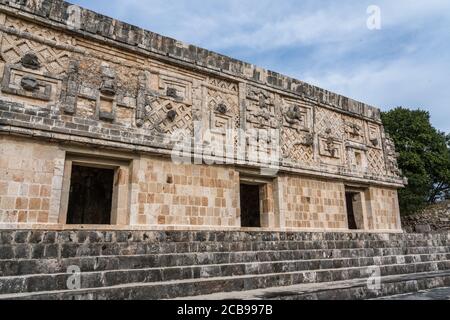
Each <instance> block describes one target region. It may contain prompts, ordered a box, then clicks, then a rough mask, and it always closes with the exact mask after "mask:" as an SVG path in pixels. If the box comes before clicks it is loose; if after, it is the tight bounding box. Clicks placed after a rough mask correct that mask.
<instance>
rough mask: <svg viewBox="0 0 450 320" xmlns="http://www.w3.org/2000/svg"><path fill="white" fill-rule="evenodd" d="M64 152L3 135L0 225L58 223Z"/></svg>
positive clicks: (1, 143)
mask: <svg viewBox="0 0 450 320" xmlns="http://www.w3.org/2000/svg"><path fill="white" fill-rule="evenodd" d="M63 172H64V152H63V151H61V150H60V149H59V148H58V146H56V145H51V144H47V143H40V142H38V141H27V140H24V139H13V138H10V137H6V136H0V224H17V223H20V224H36V223H40V224H47V223H57V222H58V216H59V205H60V202H59V200H60V194H61V188H62V176H63Z"/></svg>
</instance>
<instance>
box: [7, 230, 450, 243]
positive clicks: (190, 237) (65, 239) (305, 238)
mask: <svg viewBox="0 0 450 320" xmlns="http://www.w3.org/2000/svg"><path fill="white" fill-rule="evenodd" d="M324 240H325V241H343V242H344V243H347V242H351V241H358V240H362V241H364V242H366V243H369V241H374V242H377V241H378V242H385V243H395V242H399V241H400V242H402V243H404V244H406V245H408V246H409V245H411V243H410V242H414V243H418V242H422V244H421V246H428V245H435V243H433V242H434V241H447V242H448V241H449V240H450V236H449V235H448V234H421V235H411V234H402V233H393V234H371V233H343V232H342V233H333V232H330V233H320V232H316V233H312V232H296V233H294V232H238V231H234V232H226V231H223V232H221V231H184V232H182V231H88V230H82V231H39V230H34V231H30V230H16V231H14V230H0V245H1V244H26V243H30V244H54V243H65V244H68V243H74V244H88V243H126V244H130V243H139V242H149V243H158V244H162V243H179V242H188V243H191V242H225V243H231V242H253V243H254V242H268V241H277V242H283V241H294V242H314V241H324Z"/></svg>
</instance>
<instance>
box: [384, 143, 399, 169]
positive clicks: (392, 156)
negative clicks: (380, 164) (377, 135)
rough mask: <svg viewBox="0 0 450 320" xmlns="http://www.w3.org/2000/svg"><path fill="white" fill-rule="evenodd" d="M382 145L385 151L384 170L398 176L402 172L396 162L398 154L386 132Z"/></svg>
mask: <svg viewBox="0 0 450 320" xmlns="http://www.w3.org/2000/svg"><path fill="white" fill-rule="evenodd" d="M384 145H385V153H386V170H387V171H388V173H390V174H392V175H393V176H400V175H401V174H402V173H401V171H400V169H399V167H398V163H397V158H398V157H399V156H400V154H399V153H397V152H396V151H395V144H394V140H392V138H391V137H390V136H389V135H388V134H386V138H385V140H384Z"/></svg>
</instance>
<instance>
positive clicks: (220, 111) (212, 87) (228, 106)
mask: <svg viewBox="0 0 450 320" xmlns="http://www.w3.org/2000/svg"><path fill="white" fill-rule="evenodd" d="M208 83H209V86H208V89H207V101H208V115H209V117H208V120H209V129H210V132H211V135H212V137H211V139H214V142H215V143H218V144H221V145H223V146H225V143H227V142H228V143H231V144H234V145H236V144H237V137H238V135H237V130H236V129H238V128H239V126H240V124H239V121H240V120H239V119H240V116H239V98H238V92H237V85H236V84H234V83H232V82H228V81H225V80H219V79H215V78H209V81H208ZM227 130H228V131H227ZM227 134H232V135H233V136H229V137H228V139H229V141H226V139H227V136H226V135H227ZM211 142H212V141H211Z"/></svg>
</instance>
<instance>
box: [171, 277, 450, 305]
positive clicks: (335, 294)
mask: <svg viewBox="0 0 450 320" xmlns="http://www.w3.org/2000/svg"><path fill="white" fill-rule="evenodd" d="M449 286H450V271H438V272H430V273H415V274H408V275H393V276H384V277H381V278H380V288H373V287H371V288H369V287H368V285H367V279H352V280H344V281H334V282H322V283H312V284H311V283H307V284H297V285H293V286H288V287H275V288H264V289H257V290H248V291H239V292H237V291H236V292H221V293H213V294H207V295H201V296H191V297H183V298H178V299H183V300H201V301H205V300H215V301H218V300H219V301H220V300H228V301H229V300H252V301H255V300H363V299H375V298H380V297H386V296H392V295H398V294H405V293H413V292H418V291H422V290H429V289H434V288H440V287H449ZM178 299H175V300H178Z"/></svg>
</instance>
